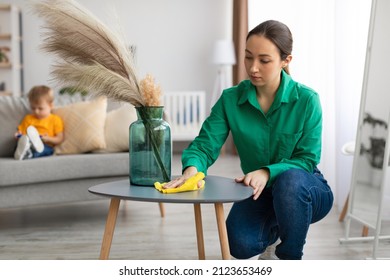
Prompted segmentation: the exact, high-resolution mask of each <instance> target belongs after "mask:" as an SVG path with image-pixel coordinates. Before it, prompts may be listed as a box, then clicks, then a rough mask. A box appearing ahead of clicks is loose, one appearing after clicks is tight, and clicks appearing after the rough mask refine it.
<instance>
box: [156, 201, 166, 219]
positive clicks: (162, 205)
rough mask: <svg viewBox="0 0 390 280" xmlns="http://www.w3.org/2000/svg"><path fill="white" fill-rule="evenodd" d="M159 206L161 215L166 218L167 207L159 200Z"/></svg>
mask: <svg viewBox="0 0 390 280" xmlns="http://www.w3.org/2000/svg"><path fill="white" fill-rule="evenodd" d="M158 207H159V208H160V216H161V218H164V217H165V207H164V203H162V202H159V203H158Z"/></svg>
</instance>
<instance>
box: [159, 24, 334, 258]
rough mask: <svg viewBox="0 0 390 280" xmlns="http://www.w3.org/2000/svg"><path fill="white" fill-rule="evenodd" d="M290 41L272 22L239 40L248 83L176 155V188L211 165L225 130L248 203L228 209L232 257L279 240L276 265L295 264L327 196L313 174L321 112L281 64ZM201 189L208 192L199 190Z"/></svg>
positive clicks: (327, 204) (231, 92)
mask: <svg viewBox="0 0 390 280" xmlns="http://www.w3.org/2000/svg"><path fill="white" fill-rule="evenodd" d="M292 42H293V40H292V35H291V32H290V30H289V28H288V27H287V26H286V25H284V24H283V23H281V22H278V21H273V20H270V21H266V22H263V23H261V24H260V25H258V26H256V27H255V28H254V29H253V30H251V31H250V32H249V33H248V35H247V39H246V50H245V68H246V72H247V74H248V77H249V79H248V80H245V81H242V82H241V83H240V84H238V85H237V86H234V87H232V88H229V89H226V90H224V92H223V93H222V95H221V97H220V99H219V100H218V101H217V103H216V104H215V105H214V107H213V108H212V111H211V114H210V116H209V117H208V118H207V119H206V121H205V122H204V124H203V126H202V129H201V131H200V133H199V136H198V137H197V138H196V139H195V140H194V141H193V142H192V143H191V144H190V145H189V147H188V148H187V149H186V150H185V151H184V152H183V155H182V164H183V175H182V176H181V177H179V178H177V179H175V180H173V181H171V182H169V184H167V185H166V186H165V187H166V188H173V187H178V186H180V185H181V184H182V183H183V182H184V181H185V180H186V179H188V178H189V177H191V176H193V175H194V174H196V173H197V172H198V171H202V172H204V173H205V172H206V171H207V169H208V167H209V166H211V165H212V164H213V163H214V162H215V160H216V159H217V157H218V155H219V152H220V149H221V147H222V145H223V144H224V142H225V140H226V138H227V136H228V134H229V131H230V132H231V133H232V136H233V140H234V143H235V145H236V148H237V152H238V155H239V157H240V160H241V168H242V171H243V173H244V174H245V175H244V176H242V177H240V178H236V181H237V182H240V183H243V184H245V185H247V186H248V187H251V188H253V198H249V199H247V200H244V201H242V202H238V203H234V205H233V206H232V208H231V210H230V213H229V215H228V218H227V221H226V224H227V230H228V237H229V245H230V251H231V254H232V256H234V257H235V258H240V259H243V258H251V257H253V256H255V255H259V254H262V253H263V252H264V251H265V250H266V249H267V247H268V246H270V245H272V244H274V243H275V242H276V241H277V240H278V239H280V243H279V244H278V245H277V246H276V250H275V254H276V256H277V258H279V259H302V255H303V246H304V244H305V240H306V235H307V232H308V229H309V225H310V224H311V223H314V222H317V221H319V220H321V219H322V218H324V217H325V216H326V215H327V213H328V212H329V211H330V209H331V207H332V204H333V194H332V192H331V189H330V187H329V186H328V184H327V182H326V180H325V179H324V178H323V175H322V174H321V172H320V171H319V170H318V169H317V164H318V163H319V161H320V155H321V133H322V110H321V105H320V100H319V96H318V94H317V93H316V92H315V91H313V90H312V89H310V88H308V87H306V86H304V85H302V84H299V83H297V82H295V81H293V80H292V78H291V77H290V75H289V71H288V65H289V63H290V62H291V59H292V56H291V52H292ZM206 187H207V186H206Z"/></svg>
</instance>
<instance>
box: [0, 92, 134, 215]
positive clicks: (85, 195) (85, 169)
mask: <svg viewBox="0 0 390 280" xmlns="http://www.w3.org/2000/svg"><path fill="white" fill-rule="evenodd" d="M65 103H66V102H65ZM28 111H29V106H28V101H27V99H26V98H20V97H0V208H10V207H25V206H34V205H43V204H51V203H66V202H75V201H84V200H92V199H98V198H99V197H98V196H96V195H93V194H90V193H89V192H88V188H89V187H91V186H93V185H95V184H98V183H103V182H107V181H112V180H121V179H126V178H128V174H129V156H128V152H126V151H124V152H105V153H80V154H66V155H54V156H50V157H43V158H37V159H31V160H22V161H18V160H15V159H14V158H13V153H14V149H15V145H16V141H15V139H14V138H13V135H14V133H15V131H16V127H17V125H18V123H19V122H20V121H21V119H22V118H23V116H24V115H25V114H26V113H27V112H28ZM124 122H126V126H127V125H128V124H127V123H129V122H132V120H124Z"/></svg>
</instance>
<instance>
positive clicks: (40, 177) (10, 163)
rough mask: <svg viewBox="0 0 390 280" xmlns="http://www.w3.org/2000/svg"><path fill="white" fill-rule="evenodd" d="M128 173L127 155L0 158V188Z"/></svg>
mask: <svg viewBox="0 0 390 280" xmlns="http://www.w3.org/2000/svg"><path fill="white" fill-rule="evenodd" d="M128 174H129V154H128V153H110V154H92V153H88V154H76V155H61V156H50V157H42V158H36V159H30V160H23V161H18V160H14V159H13V158H0V187H3V186H10V185H21V184H28V183H32V182H33V183H41V182H54V181H61V180H73V179H84V178H99V177H101V178H103V177H107V176H126V175H128Z"/></svg>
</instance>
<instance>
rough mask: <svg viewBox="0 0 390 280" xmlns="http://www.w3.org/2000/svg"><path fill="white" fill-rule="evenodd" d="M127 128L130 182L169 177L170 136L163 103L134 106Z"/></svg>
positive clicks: (144, 183)
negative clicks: (135, 115) (133, 116)
mask: <svg viewBox="0 0 390 280" xmlns="http://www.w3.org/2000/svg"><path fill="white" fill-rule="evenodd" d="M136 111H137V120H136V121H135V122H133V123H132V124H131V125H130V128H129V158H130V170H129V171H130V172H129V178H130V182H131V184H133V185H141V186H154V183H155V182H168V181H170V180H171V166H172V138H171V128H170V127H169V124H168V123H167V122H166V121H165V120H163V113H164V107H163V106H143V107H136Z"/></svg>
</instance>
